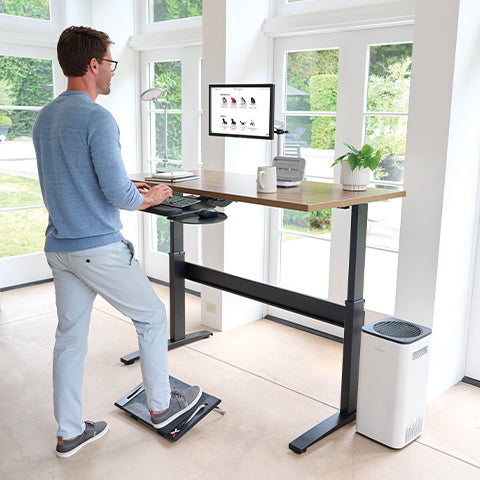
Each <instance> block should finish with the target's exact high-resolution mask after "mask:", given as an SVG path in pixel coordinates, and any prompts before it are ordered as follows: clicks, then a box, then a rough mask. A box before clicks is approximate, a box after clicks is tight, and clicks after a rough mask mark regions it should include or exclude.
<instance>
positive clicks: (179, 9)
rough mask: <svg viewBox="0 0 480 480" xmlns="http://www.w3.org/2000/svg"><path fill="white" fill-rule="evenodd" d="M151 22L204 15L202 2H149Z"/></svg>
mask: <svg viewBox="0 0 480 480" xmlns="http://www.w3.org/2000/svg"><path fill="white" fill-rule="evenodd" d="M149 7H150V9H149V10H150V18H149V21H150V22H163V21H165V20H174V19H176V18H189V17H199V16H200V15H202V0H174V1H172V0H149Z"/></svg>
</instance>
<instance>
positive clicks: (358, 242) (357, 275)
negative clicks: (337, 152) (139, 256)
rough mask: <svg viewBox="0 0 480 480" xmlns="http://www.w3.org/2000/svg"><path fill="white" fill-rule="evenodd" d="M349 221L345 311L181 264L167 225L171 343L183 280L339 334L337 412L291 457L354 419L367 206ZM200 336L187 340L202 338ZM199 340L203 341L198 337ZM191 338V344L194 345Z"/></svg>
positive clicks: (179, 239)
mask: <svg viewBox="0 0 480 480" xmlns="http://www.w3.org/2000/svg"><path fill="white" fill-rule="evenodd" d="M349 208H351V220H350V253H349V271H348V290H347V299H346V301H345V306H343V305H339V304H336V303H332V302H328V301H325V300H320V299H318V298H314V297H310V296H307V295H303V294H300V293H296V292H292V291H289V290H285V289H282V288H279V287H275V286H271V285H266V284H263V283H259V282H255V281H252V280H247V279H245V278H241V277H237V276H234V275H230V274H227V273H224V272H220V271H217V270H213V269H210V268H207V267H203V266H200V265H196V264H192V263H189V262H185V253H184V252H183V225H182V224H181V223H179V222H171V226H170V235H171V240H170V242H171V251H170V322H171V323H170V329H171V337H172V340H171V341H172V342H178V341H182V338H185V337H186V336H185V279H188V280H192V281H194V282H198V283H201V284H203V285H207V286H210V287H214V288H218V289H220V290H224V291H227V292H230V293H235V294H237V295H241V296H244V297H247V298H250V299H252V300H257V301H259V302H262V303H266V304H268V305H273V306H275V307H279V308H283V309H285V310H289V311H292V312H296V313H299V314H302V315H306V316H308V317H312V318H314V319H317V320H321V321H324V322H328V323H330V324H333V325H337V326H339V327H343V328H344V341H343V366H342V385H341V397H340V411H339V412H338V413H336V414H334V415H333V416H331V417H329V418H328V419H326V420H324V421H323V422H321V423H319V424H318V425H316V426H315V427H313V428H312V429H310V430H308V431H307V432H305V433H304V434H303V435H301V436H300V437H298V438H297V439H295V440H293V441H292V442H291V443H290V445H289V448H290V449H291V450H293V451H294V452H295V453H299V454H300V453H304V452H305V451H306V449H307V448H308V447H309V446H310V445H312V444H313V443H315V442H317V441H318V440H320V439H322V438H324V437H326V436H327V435H329V434H330V433H332V432H334V431H335V430H337V429H339V428H340V427H342V426H343V425H345V424H347V423H349V422H351V421H352V420H354V419H355V415H356V409H357V390H358V367H359V358H360V334H361V328H362V326H363V324H364V317H365V312H364V303H365V301H364V299H363V282H364V271H365V250H366V237H367V211H368V204H366V203H365V204H360V205H354V206H352V207H349ZM201 334H202V332H197V333H194V334H190V335H191V337H190V338H192V337H195V335H199V336H201ZM203 338H204V337H203ZM195 339H196V338H194V339H193V340H191V341H195Z"/></svg>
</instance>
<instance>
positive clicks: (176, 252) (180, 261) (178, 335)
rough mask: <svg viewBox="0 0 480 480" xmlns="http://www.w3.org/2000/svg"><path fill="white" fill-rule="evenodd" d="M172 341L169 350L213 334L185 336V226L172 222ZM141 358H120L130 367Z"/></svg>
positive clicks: (195, 333)
mask: <svg viewBox="0 0 480 480" xmlns="http://www.w3.org/2000/svg"><path fill="white" fill-rule="evenodd" d="M169 274H170V340H169V341H168V349H169V350H172V349H173V348H177V347H181V346H182V345H187V344H189V343H192V342H196V341H197V340H201V339H203V338H208V337H210V336H211V335H212V332H209V331H208V330H200V331H198V332H193V333H187V334H185V252H184V251H183V224H182V223H180V222H170V253H169ZM139 358H140V352H139V351H138V350H137V351H136V352H133V353H129V354H127V355H124V356H123V357H120V361H121V362H122V363H124V364H125V365H130V364H132V363H133V362H135V360H138V359H139Z"/></svg>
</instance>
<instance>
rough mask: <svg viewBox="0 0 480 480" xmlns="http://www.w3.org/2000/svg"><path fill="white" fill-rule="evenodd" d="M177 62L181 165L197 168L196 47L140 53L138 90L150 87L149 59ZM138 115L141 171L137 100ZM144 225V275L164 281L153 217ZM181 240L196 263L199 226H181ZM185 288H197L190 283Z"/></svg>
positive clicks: (146, 163)
mask: <svg viewBox="0 0 480 480" xmlns="http://www.w3.org/2000/svg"><path fill="white" fill-rule="evenodd" d="M171 61H180V62H181V65H182V67H181V72H182V73H181V77H182V108H181V114H182V168H186V169H193V170H198V169H200V168H201V145H200V142H201V140H200V139H201V134H200V133H201V130H200V129H201V124H202V110H201V91H200V80H201V75H200V73H201V72H200V68H201V48H200V47H195V46H192V47H179V48H174V49H173V48H168V49H158V50H147V51H144V52H141V54H140V65H141V91H143V90H145V89H147V88H150V83H149V82H150V78H149V71H148V70H149V69H148V65H149V63H151V62H171ZM141 103H142V105H141V116H142V162H143V165H142V166H143V171H147V172H148V171H149V169H150V168H151V167H150V165H151V164H150V160H149V158H148V155H149V143H148V142H149V128H150V127H149V121H148V115H149V113H148V107H149V105H148V102H141ZM142 217H143V224H144V229H143V230H144V233H143V239H144V240H143V241H144V245H143V251H144V260H145V261H144V265H145V271H146V273H147V275H149V276H150V277H152V278H155V279H157V280H161V281H164V282H168V281H169V277H168V255H167V254H165V253H162V252H156V251H153V250H152V248H151V239H152V226H153V225H154V223H153V220H155V217H154V216H150V215H147V214H145V215H142ZM184 228H185V234H184V243H185V252H186V256H187V259H188V260H189V261H192V262H195V263H199V262H200V261H201V250H200V243H201V242H200V239H201V233H200V229H199V228H197V227H195V226H193V227H189V226H185V227H184ZM187 287H188V288H192V289H196V290H197V289H198V288H197V287H195V286H194V285H193V284H192V283H191V282H187Z"/></svg>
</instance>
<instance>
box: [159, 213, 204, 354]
mask: <svg viewBox="0 0 480 480" xmlns="http://www.w3.org/2000/svg"><path fill="white" fill-rule="evenodd" d="M169 256H170V259H169V260H170V261H169V271H170V340H169V342H168V349H169V350H171V349H172V348H176V347H181V346H182V345H187V344H189V343H192V342H196V341H197V340H201V339H202V338H208V337H210V336H211V335H212V333H211V332H209V331H207V330H201V331H199V332H193V333H187V334H185V252H184V251H183V224H182V223H180V222H173V221H172V222H170V254H169Z"/></svg>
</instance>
